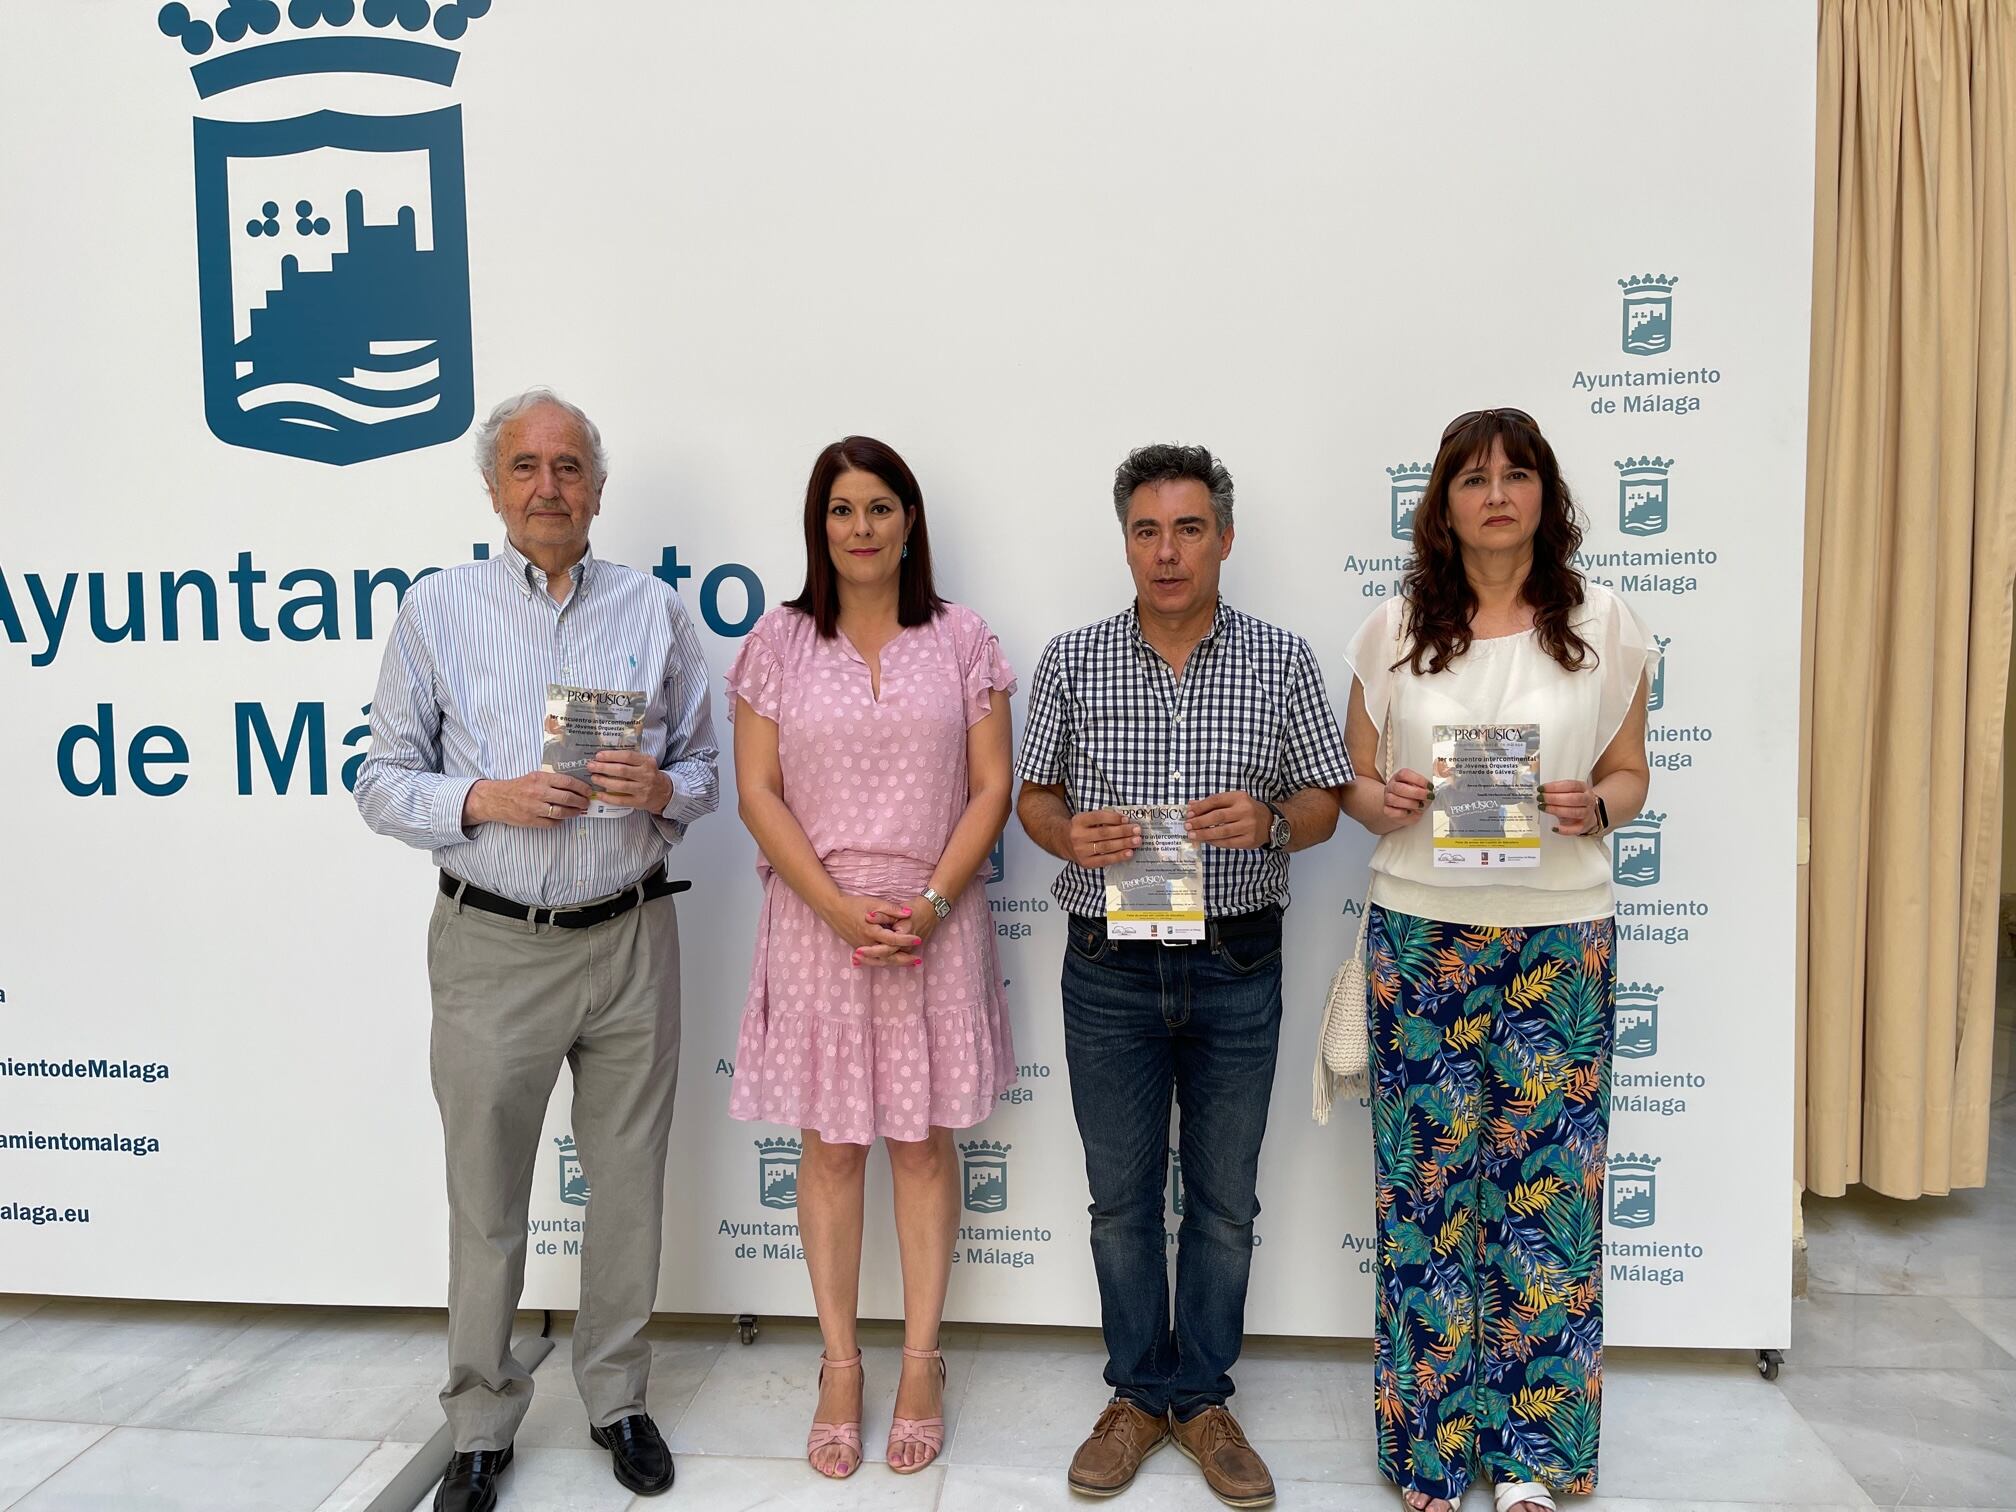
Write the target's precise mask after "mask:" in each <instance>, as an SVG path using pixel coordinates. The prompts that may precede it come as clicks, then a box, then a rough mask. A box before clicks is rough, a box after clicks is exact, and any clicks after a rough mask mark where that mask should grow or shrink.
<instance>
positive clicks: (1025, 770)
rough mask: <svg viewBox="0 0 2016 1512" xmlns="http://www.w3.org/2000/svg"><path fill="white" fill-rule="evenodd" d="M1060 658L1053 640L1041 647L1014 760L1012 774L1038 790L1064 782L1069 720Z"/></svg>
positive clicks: (1059, 652)
mask: <svg viewBox="0 0 2016 1512" xmlns="http://www.w3.org/2000/svg"><path fill="white" fill-rule="evenodd" d="M1061 658H1062V652H1061V651H1060V650H1059V648H1058V644H1057V642H1056V641H1054V640H1053V641H1051V642H1050V644H1049V645H1047V646H1045V647H1044V648H1043V654H1042V656H1041V657H1039V658H1038V659H1037V662H1036V673H1035V675H1034V676H1033V677H1031V678H1030V679H1029V707H1028V708H1027V709H1026V710H1025V711H1024V712H1023V715H1022V749H1021V752H1020V754H1019V755H1017V757H1016V758H1015V775H1016V776H1017V777H1019V778H1021V779H1022V780H1023V781H1024V782H1033V783H1035V784H1036V785H1037V786H1038V787H1055V786H1057V785H1058V784H1059V783H1061V782H1063V781H1064V748H1065V745H1066V743H1067V742H1068V741H1069V739H1070V734H1071V721H1070V719H1069V718H1068V717H1067V714H1066V709H1065V706H1064V677H1063V668H1062V666H1061V665H1060V662H1061Z"/></svg>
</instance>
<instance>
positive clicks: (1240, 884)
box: [1015, 599, 1352, 918]
mask: <svg viewBox="0 0 2016 1512" xmlns="http://www.w3.org/2000/svg"><path fill="white" fill-rule="evenodd" d="M1015 770H1016V775H1017V776H1019V777H1021V778H1022V780H1023V781H1024V782H1033V783H1038V784H1041V785H1043V786H1050V787H1054V786H1057V785H1059V784H1062V785H1063V788H1064V792H1065V797H1066V799H1067V800H1068V801H1069V803H1070V805H1071V809H1072V811H1073V812H1074V813H1082V812H1084V811H1086V810H1088V809H1101V808H1111V807H1113V806H1114V805H1116V804H1137V803H1140V804H1172V803H1190V802H1193V801H1194V800H1196V799H1199V798H1209V797H1211V796H1212V795H1213V794H1216V793H1225V792H1242V793H1250V794H1252V795H1253V796H1254V797H1255V798H1258V799H1260V800H1261V801H1262V802H1268V803H1278V802H1280V801H1281V800H1282V799H1283V798H1285V797H1287V796H1288V795H1289V794H1291V793H1296V792H1300V791H1301V790H1302V789H1304V788H1316V787H1320V788H1330V787H1342V786H1343V785H1345V784H1346V783H1348V782H1350V781H1351V777H1352V773H1351V758H1350V757H1349V756H1347V755H1346V754H1345V752H1344V734H1343V731H1341V730H1340V729H1339V728H1338V727H1337V714H1336V711H1335V710H1334V709H1332V708H1331V707H1330V699H1329V695H1328V694H1327V693H1326V692H1325V691H1324V688H1323V673H1322V671H1321V669H1320V668H1319V667H1318V666H1317V665H1316V657H1315V654H1314V653H1313V652H1312V651H1311V650H1310V649H1309V643H1308V642H1307V641H1305V640H1303V639H1302V637H1301V636H1299V635H1293V634H1290V633H1289V632H1288V631H1286V630H1283V629H1280V628H1279V627H1277V626H1274V625H1270V624H1268V623H1267V622H1266V621H1264V620H1257V619H1255V618H1253V616H1252V615H1250V614H1241V613H1240V612H1239V611H1238V610H1236V609H1234V608H1232V607H1231V606H1230V605H1228V604H1226V603H1225V601H1224V600H1223V599H1220V600H1219V601H1218V613H1217V615H1216V617H1215V618H1214V619H1213V620H1212V623H1211V629H1210V630H1209V631H1208V632H1207V633H1206V634H1205V636H1204V639H1203V640H1201V641H1199V642H1198V644H1197V648H1196V649H1195V650H1194V651H1192V652H1191V653H1190V660H1189V662H1188V663H1187V665H1186V666H1185V667H1184V671H1183V676H1182V677H1181V678H1180V679H1179V678H1177V677H1176V676H1175V675H1174V674H1173V673H1172V672H1171V671H1170V670H1169V666H1168V663H1166V662H1164V661H1163V660H1162V658H1161V657H1160V656H1158V655H1157V654H1156V652H1155V649H1154V647H1152V646H1150V645H1149V644H1148V642H1147V640H1146V639H1145V638H1144V637H1143V636H1142V634H1141V619H1140V615H1139V613H1138V612H1137V609H1136V608H1135V606H1133V605H1129V606H1128V608H1127V609H1126V611H1125V612H1124V613H1121V614H1116V615H1114V616H1113V617H1112V618H1111V619H1103V620H1100V621H1098V622H1097V623H1096V624H1091V625H1086V626H1085V627H1084V628H1082V629H1079V630H1072V631H1068V632H1067V633H1065V634H1063V635H1060V636H1058V637H1057V638H1056V639H1055V640H1053V641H1051V642H1050V644H1049V645H1047V646H1045V647H1044V648H1043V657H1042V660H1041V661H1039V662H1038V663H1037V664H1036V675H1035V676H1034V677H1033V678H1031V679H1030V689H1029V712H1028V714H1027V716H1026V719H1025V723H1024V725H1023V729H1022V752H1021V755H1020V757H1019V758H1018V759H1017V761H1016V764H1015ZM1051 891H1052V893H1054V894H1055V896H1056V898H1057V901H1058V903H1060V904H1061V905H1062V906H1063V907H1064V908H1065V909H1066V910H1067V911H1069V912H1071V913H1074V914H1081V915H1085V916H1087V917H1099V916H1102V915H1104V913H1105V912H1106V884H1105V882H1104V880H1103V879H1102V878H1101V876H1100V874H1099V873H1098V872H1096V871H1093V870H1090V869H1088V868H1086V867H1083V866H1079V865H1077V864H1076V863H1075V862H1072V863H1067V864H1066V865H1065V867H1064V870H1063V871H1062V872H1061V873H1059V875H1058V877H1057V881H1056V884H1055V886H1054V887H1052V889H1051ZM1287 903H1288V855H1287V852H1285V851H1270V850H1266V849H1260V850H1221V849H1219V848H1218V847H1216V846H1209V845H1207V846H1205V847H1204V908H1205V912H1206V913H1208V914H1209V915H1210V916H1211V917H1213V918H1226V917H1229V916H1230V915H1232V914H1242V913H1251V912H1253V911H1254V910H1255V909H1260V908H1265V907H1267V906H1268V905H1269V904H1280V905H1281V906H1282V907H1286V906H1287Z"/></svg>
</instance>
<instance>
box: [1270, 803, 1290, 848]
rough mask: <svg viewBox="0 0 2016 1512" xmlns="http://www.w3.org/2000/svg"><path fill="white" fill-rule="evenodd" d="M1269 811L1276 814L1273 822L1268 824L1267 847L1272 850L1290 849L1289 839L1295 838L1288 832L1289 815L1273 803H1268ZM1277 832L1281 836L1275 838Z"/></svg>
mask: <svg viewBox="0 0 2016 1512" xmlns="http://www.w3.org/2000/svg"><path fill="white" fill-rule="evenodd" d="M1267 812H1268V813H1270V814H1272V815H1273V816H1274V820H1273V823H1271V824H1269V825H1268V826H1267V849H1269V850H1272V851H1281V850H1286V849H1288V841H1289V840H1290V839H1291V838H1293V837H1292V836H1291V835H1290V834H1289V833H1288V830H1289V824H1288V816H1287V815H1286V814H1284V813H1282V812H1281V810H1280V809H1278V808H1276V807H1275V806H1274V805H1273V804H1271V803H1270V804H1268V805H1267ZM1277 833H1278V834H1279V836H1280V838H1279V839H1278V840H1277V839H1276V838H1275V837H1276V835H1277Z"/></svg>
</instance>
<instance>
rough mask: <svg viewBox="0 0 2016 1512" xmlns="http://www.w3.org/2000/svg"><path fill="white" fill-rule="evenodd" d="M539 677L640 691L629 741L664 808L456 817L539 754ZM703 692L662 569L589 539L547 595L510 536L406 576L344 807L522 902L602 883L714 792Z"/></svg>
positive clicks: (664, 843)
mask: <svg viewBox="0 0 2016 1512" xmlns="http://www.w3.org/2000/svg"><path fill="white" fill-rule="evenodd" d="M548 683H566V684H569V685H571V686H574V687H587V688H612V689H626V690H636V691H641V692H646V693H648V694H649V697H650V704H649V708H648V709H647V711H646V713H645V718H644V743H643V749H644V751H645V753H646V754H647V755H650V756H652V757H654V758H656V760H657V762H658V765H659V766H660V767H661V768H662V769H663V770H664V771H665V772H666V773H667V774H668V775H669V776H670V777H671V779H672V800H671V802H669V803H667V804H666V805H665V808H664V810H663V812H661V813H658V814H647V813H644V812H642V811H632V812H630V813H627V814H624V815H623V816H621V817H620V818H608V819H590V818H587V817H586V816H583V817H580V818H576V819H569V820H568V821H566V822H565V823H564V824H561V825H558V826H556V827H554V828H552V829H528V828H524V827H522V826H518V825H510V824H502V823H491V824H480V825H477V826H476V827H475V828H474V829H465V828H463V825H462V806H463V804H464V802H465V801H466V800H467V799H468V796H469V789H470V788H472V787H474V786H475V785H476V783H477V782H478V781H479V780H481V779H483V778H486V777H488V778H497V779H500V780H508V779H510V778H513V777H522V776H524V775H525V774H526V773H528V772H536V771H537V770H539V763H540V758H541V755H542V751H543V746H544V734H543V731H542V722H543V721H544V719H545V717H546V685H547V684H548ZM707 695H708V675H707V664H706V662H705V661H704V660H703V659H702V657H701V654H700V642H699V638H698V637H697V636H696V635H695V634H694V633H693V625H692V622H691V621H690V620H689V619H688V618H687V617H686V609H685V606H684V605H682V604H681V603H680V602H679V599H678V596H677V595H676V594H674V593H673V591H672V590H671V589H670V588H668V587H667V586H666V585H665V584H664V583H662V582H660V581H659V580H658V579H657V578H655V577H653V576H651V575H650V574H649V573H645V572H639V571H637V570H636V569H635V568H632V567H625V566H622V565H621V564H620V563H616V562H605V561H600V560H598V559H597V558H596V557H595V556H594V555H593V554H592V553H591V554H589V555H586V556H583V557H582V559H581V560H580V562H579V563H577V564H576V565H575V568H574V572H573V582H572V585H571V588H570V591H569V593H568V596H567V598H566V600H565V602H563V603H555V602H554V601H553V598H552V596H551V595H550V594H549V593H548V592H547V591H546V574H545V573H543V572H541V571H540V570H539V569H538V568H537V567H535V566H534V565H533V564H532V563H530V562H528V561H527V560H526V559H525V558H524V556H523V555H522V554H520V553H519V551H518V550H517V549H516V548H515V547H511V546H506V547H505V548H504V549H503V550H502V551H501V552H499V553H498V554H497V555H496V556H494V557H491V558H490V559H488V560H487V561H479V562H464V563H462V564H460V565H459V566H455V567H450V568H448V569H446V570H445V571H442V572H439V573H430V574H428V575H427V576H426V577H424V578H421V579H420V580H419V581H418V582H416V583H414V584H413V586H412V587H411V588H410V589H408V590H407V593H406V598H405V601H404V602H403V603H401V604H400V606H399V622H398V624H397V626H396V627H395V628H394V630H393V632H392V639H391V642H390V644H388V645H387V646H386V648H385V661H384V664H383V666H382V667H381V668H380V670H379V674H378V692H377V694H376V696H374V697H373V698H372V700H371V753H370V755H369V756H367V757H366V758H365V759H364V764H363V766H362V767H361V768H360V769H359V771H358V774H357V808H358V810H359V812H361V813H362V814H363V815H364V822H365V823H366V824H368V825H370V826H371V828H372V829H373V830H375V831H376V832H377V833H379V834H381V835H390V836H392V837H393V838H394V839H398V840H404V841H405V842H406V843H407V844H408V845H417V846H422V847H424V848H426V849H427V850H430V851H432V852H433V853H434V862H435V864H436V865H437V866H440V867H443V868H445V869H446V870H447V871H449V872H451V873H453V874H454V875H455V876H457V877H460V878H462V879H463V880H464V881H466V882H469V883H472V884H474V885H475V886H477V887H480V888H483V889H485V890H486V891H489V892H493V893H498V894H500V895H502V896H504V897H507V898H511V899H514V900H516V901H518V902H520V903H524V904H526V905H528V906H529V905H533V904H537V905H540V906H543V907H565V906H567V905H568V904H571V903H580V902H584V901H586V900H588V899H590V898H602V897H607V896H608V895H609V894H611V893H614V892H618V891H620V890H621V889H623V888H625V887H627V886H629V885H630V884H631V883H632V882H635V881H636V880H637V879H638V878H639V877H642V876H643V875H645V874H646V873H647V872H649V871H650V870H651V869H652V868H653V867H655V866H657V865H658V864H659V863H660V862H662V861H663V860H664V859H665V854H666V850H667V848H668V847H670V846H673V845H676V844H678V842H679V840H680V837H681V836H683V835H684V834H685V833H686V826H687V825H688V824H690V823H691V822H692V821H693V820H695V819H697V818H699V817H700V816H701V815H702V814H709V813H712V812H713V811H714V807H715V805H716V804H717V803H718V802H719V801H720V790H719V785H718V782H717V779H716V776H715V770H714V764H715V758H716V756H717V754H718V752H717V749H716V747H715V744H714V725H713V717H712V715H711V714H710V712H709V702H708V696H707Z"/></svg>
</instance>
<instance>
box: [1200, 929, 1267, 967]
mask: <svg viewBox="0 0 2016 1512" xmlns="http://www.w3.org/2000/svg"><path fill="white" fill-rule="evenodd" d="M1212 954H1213V955H1215V956H1217V958H1218V962H1219V964H1220V965H1222V966H1223V967H1224V968H1225V969H1226V970H1227V971H1229V972H1231V973H1232V974H1233V975H1234V976H1252V975H1253V974H1254V973H1255V972H1260V971H1265V970H1266V969H1267V968H1268V967H1269V966H1273V965H1277V964H1278V963H1279V962H1280V960H1281V935H1280V932H1279V931H1278V930H1275V931H1270V932H1269V933H1267V934H1250V935H1235V936H1232V937H1229V938H1224V939H1220V940H1219V941H1218V944H1217V946H1216V948H1215V949H1214V950H1213V951H1212Z"/></svg>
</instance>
